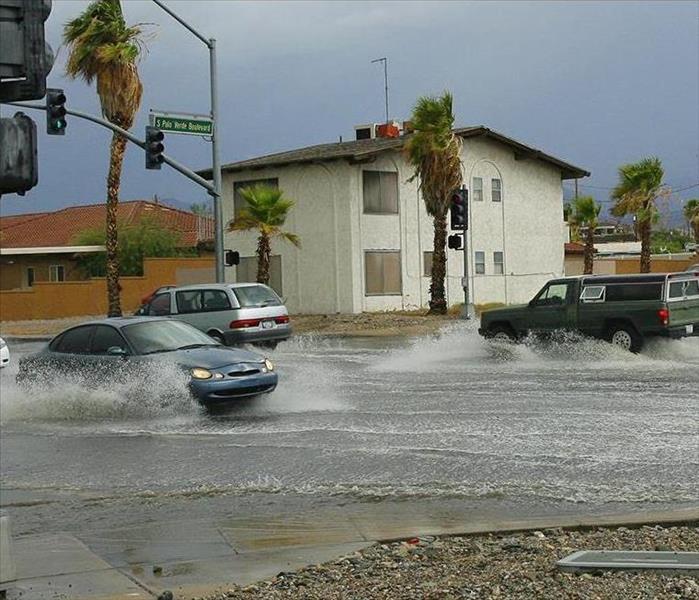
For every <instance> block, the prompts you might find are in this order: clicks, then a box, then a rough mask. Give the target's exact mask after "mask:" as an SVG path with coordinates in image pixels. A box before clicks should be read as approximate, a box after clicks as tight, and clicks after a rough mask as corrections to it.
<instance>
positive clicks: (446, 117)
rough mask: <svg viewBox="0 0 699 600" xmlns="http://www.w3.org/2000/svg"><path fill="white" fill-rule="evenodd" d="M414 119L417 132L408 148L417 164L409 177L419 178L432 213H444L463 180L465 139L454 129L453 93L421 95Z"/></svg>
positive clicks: (409, 158) (407, 151)
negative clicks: (462, 147)
mask: <svg viewBox="0 0 699 600" xmlns="http://www.w3.org/2000/svg"><path fill="white" fill-rule="evenodd" d="M410 121H411V123H412V124H413V127H414V129H415V133H413V134H412V135H411V136H410V137H409V138H408V140H407V141H406V144H405V148H404V153H405V156H406V158H407V160H408V161H409V162H410V164H411V165H412V166H413V175H412V176H411V177H410V179H409V181H415V180H418V182H419V186H420V191H421V192H422V196H423V199H424V201H425V208H426V209H427V212H428V214H430V215H431V216H443V215H444V214H446V211H447V208H448V206H449V199H450V196H451V192H452V191H453V190H454V189H456V188H458V187H460V186H461V182H462V174H461V139H460V138H459V137H458V136H456V135H454V132H453V127H454V113H453V98H452V95H451V94H450V93H449V92H444V94H442V96H440V97H439V98H435V97H430V96H423V97H421V98H419V99H418V101H417V102H416V104H415V107H414V109H413V113H412V115H411V118H410Z"/></svg>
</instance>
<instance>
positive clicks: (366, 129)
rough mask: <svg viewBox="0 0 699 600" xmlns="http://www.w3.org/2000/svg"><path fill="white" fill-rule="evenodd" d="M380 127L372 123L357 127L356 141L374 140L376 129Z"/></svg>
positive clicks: (355, 128) (355, 127) (355, 129)
mask: <svg viewBox="0 0 699 600" xmlns="http://www.w3.org/2000/svg"><path fill="white" fill-rule="evenodd" d="M377 127H378V125H377V124H376V123H370V124H369V125H355V126H354V133H355V136H356V139H358V140H373V139H374V138H375V137H376V129H377Z"/></svg>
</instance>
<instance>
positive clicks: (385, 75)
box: [371, 56, 389, 123]
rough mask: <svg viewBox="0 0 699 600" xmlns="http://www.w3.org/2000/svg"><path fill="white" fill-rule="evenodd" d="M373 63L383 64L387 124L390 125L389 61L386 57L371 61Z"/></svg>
mask: <svg viewBox="0 0 699 600" xmlns="http://www.w3.org/2000/svg"><path fill="white" fill-rule="evenodd" d="M371 62H372V64H373V63H379V62H382V63H383V83H384V92H385V99H386V123H388V114H389V113H388V59H387V58H386V57H385V56H384V57H383V58H377V59H375V60H372V61H371Z"/></svg>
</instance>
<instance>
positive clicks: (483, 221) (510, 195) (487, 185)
mask: <svg viewBox="0 0 699 600" xmlns="http://www.w3.org/2000/svg"><path fill="white" fill-rule="evenodd" d="M362 170H374V171H382V170H385V171H394V172H397V173H398V183H399V197H398V201H399V212H398V214H397V215H374V214H364V213H363V185H362ZM463 171H464V183H465V185H466V186H467V187H468V188H469V190H470V189H471V188H472V180H473V177H482V178H483V197H484V199H483V201H482V202H474V201H473V195H472V194H470V197H469V204H470V208H469V213H470V219H469V220H470V229H469V232H468V250H469V253H468V256H469V274H470V277H469V282H470V291H471V301H472V302H474V303H476V304H481V303H487V302H503V303H509V304H511V303H519V302H525V301H527V300H529V299H530V298H531V297H532V296H533V295H534V293H535V292H536V291H537V290H538V289H539V288H540V287H541V286H542V285H543V283H544V282H545V281H547V280H548V279H551V278H553V277H559V276H562V275H563V274H564V262H563V244H564V242H565V240H566V228H565V223H564V221H563V196H562V185H561V174H560V171H559V170H558V169H557V168H556V167H554V166H552V165H549V164H548V163H544V162H541V161H538V160H515V157H514V153H513V150H512V149H511V148H509V147H507V146H505V145H503V144H500V143H499V142H496V141H492V140H488V139H486V138H471V139H467V140H465V141H464V151H463ZM411 174H412V170H411V169H410V167H409V166H408V165H407V163H406V162H405V160H404V159H403V158H402V155H401V154H400V153H399V152H394V153H385V154H382V155H379V156H378V157H377V158H376V160H374V161H372V162H369V163H363V164H354V165H351V164H349V163H348V162H346V161H330V162H325V163H323V164H313V165H310V164H309V165H291V166H286V167H280V168H276V169H262V170H255V171H248V172H239V173H232V174H231V173H224V217H225V218H226V220H230V219H231V218H232V216H233V182H234V181H242V180H250V179H265V178H271V177H276V178H278V179H279V186H280V187H281V188H282V189H283V190H284V192H285V193H286V195H287V196H288V197H289V198H292V199H293V200H295V201H296V206H295V207H294V209H293V210H292V211H291V214H290V217H289V220H288V222H287V228H288V229H289V230H290V231H293V232H295V233H297V234H299V235H300V236H301V240H302V244H303V247H302V248H301V249H300V250H298V249H296V248H294V247H293V246H291V245H290V244H288V243H285V242H280V241H275V242H274V243H273V254H281V256H282V269H283V288H284V289H283V295H284V297H285V301H286V303H287V306H288V308H289V310H290V311H291V312H303V313H330V312H361V311H377V310H397V309H411V308H417V307H424V306H427V304H428V301H429V283H430V282H429V278H428V277H424V276H423V252H424V251H431V250H432V245H433V225H432V219H431V218H430V217H429V216H428V215H427V213H426V211H425V208H424V204H423V202H422V200H421V198H420V196H419V192H418V185H417V183H416V182H412V183H409V182H408V179H409V178H410V176H411ZM492 178H499V179H500V180H501V181H502V202H501V203H495V202H492V200H491V194H490V192H491V179H492ZM226 248H231V249H236V250H238V251H240V252H241V255H242V256H253V255H254V254H255V248H256V238H255V235H254V234H252V233H240V232H236V233H228V234H226ZM366 250H398V251H400V252H401V279H402V295H396V296H367V295H365V293H364V288H365V283H364V282H365V273H364V252H365V251H366ZM477 250H479V251H484V252H485V254H486V274H485V275H476V274H475V273H474V262H475V261H474V253H475V251H477ZM496 251H502V252H503V253H504V263H505V264H504V270H505V274H504V275H495V274H494V265H493V253H494V252H496ZM227 271H228V272H227V279H228V280H230V281H234V280H235V269H232V268H229V269H228V270H227ZM462 274H463V253H462V251H454V250H447V301H448V303H449V304H456V303H460V302H462V301H463V290H462V288H461V277H462Z"/></svg>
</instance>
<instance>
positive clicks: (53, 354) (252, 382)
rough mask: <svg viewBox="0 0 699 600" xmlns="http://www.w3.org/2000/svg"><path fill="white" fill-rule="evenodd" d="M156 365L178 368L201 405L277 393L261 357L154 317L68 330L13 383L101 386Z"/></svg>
mask: <svg viewBox="0 0 699 600" xmlns="http://www.w3.org/2000/svg"><path fill="white" fill-rule="evenodd" d="M159 360H168V361H172V362H174V363H175V364H176V365H178V366H179V368H180V369H181V370H183V371H184V372H185V373H186V375H187V385H188V387H189V390H190V391H191V392H192V393H193V394H194V395H195V396H196V397H197V398H198V399H199V401H200V402H202V403H203V404H205V405H217V404H218V405H220V404H222V403H226V402H230V401H235V400H237V399H239V398H248V397H252V396H257V395H260V394H266V393H269V392H271V391H273V390H274V388H276V387H277V374H276V373H275V372H274V365H273V364H272V363H271V361H270V360H268V359H266V358H264V357H263V356H260V355H259V354H255V353H253V352H248V351H246V350H240V349H237V348H229V347H227V346H222V345H221V344H219V343H217V342H215V341H214V340H213V339H212V338H210V337H209V336H208V335H206V334H204V333H202V332H201V331H199V330H198V329H195V328H194V327H192V326H191V325H187V324H186V323H182V322H181V321H174V320H170V319H160V318H153V317H123V318H112V319H103V320H100V321H91V322H89V323H83V324H81V325H78V326H76V327H72V328H70V329H67V330H66V331H64V332H63V333H60V334H59V335H57V336H56V337H55V338H54V339H53V340H51V342H50V343H49V345H48V346H47V347H46V348H45V349H44V350H42V351H41V352H39V353H37V354H34V355H32V356H28V357H26V358H23V359H22V360H20V364H19V373H18V375H17V381H18V383H24V382H32V381H50V380H51V378H53V377H54V376H56V375H59V374H60V375H61V376H66V375H67V374H71V373H78V374H80V376H81V379H82V380H83V381H87V382H90V381H94V382H95V383H97V384H104V383H109V381H115V380H118V379H119V378H122V377H124V376H128V372H129V371H132V372H133V373H138V372H139V367H141V368H143V367H146V368H152V367H153V365H154V364H156V363H157V361H159ZM156 368H157V367H156ZM141 373H143V371H141Z"/></svg>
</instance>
